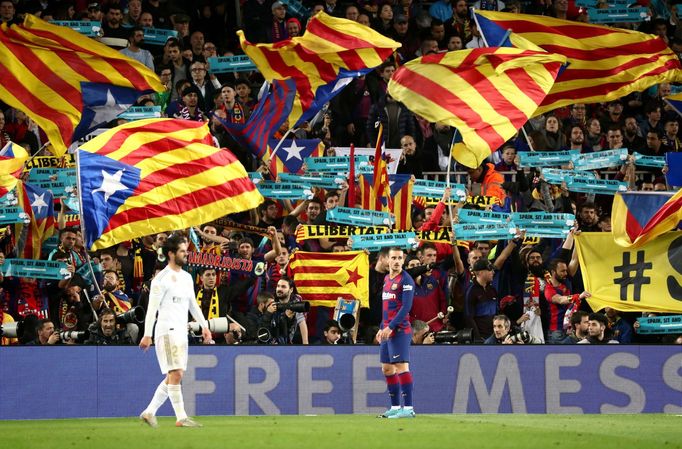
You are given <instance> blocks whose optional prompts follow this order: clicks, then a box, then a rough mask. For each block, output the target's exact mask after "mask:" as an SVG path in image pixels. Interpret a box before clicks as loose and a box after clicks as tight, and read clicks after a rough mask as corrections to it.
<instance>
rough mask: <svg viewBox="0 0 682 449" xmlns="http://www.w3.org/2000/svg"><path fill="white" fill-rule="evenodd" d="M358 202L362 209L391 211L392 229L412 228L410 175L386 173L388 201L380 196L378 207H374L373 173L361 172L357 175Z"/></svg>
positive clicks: (411, 181) (412, 183)
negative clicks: (393, 221)
mask: <svg viewBox="0 0 682 449" xmlns="http://www.w3.org/2000/svg"><path fill="white" fill-rule="evenodd" d="M359 181H360V182H359V184H360V204H361V207H362V208H363V209H367V210H379V211H384V212H391V213H392V214H393V215H394V216H395V223H394V225H393V229H396V230H410V229H412V203H413V196H412V188H413V185H414V181H413V180H412V175H405V174H398V175H388V184H389V185H390V187H387V188H389V189H390V196H389V198H390V200H391V201H390V202H389V201H387V198H386V197H384V198H380V199H379V201H380V208H379V209H374V205H375V200H376V197H377V196H376V195H375V193H374V192H375V187H374V185H375V184H374V175H371V174H362V175H360V176H359Z"/></svg>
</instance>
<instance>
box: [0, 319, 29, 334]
mask: <svg viewBox="0 0 682 449" xmlns="http://www.w3.org/2000/svg"><path fill="white" fill-rule="evenodd" d="M23 336H24V322H23V321H15V322H13V323H4V324H0V338H1V337H5V338H22V337H23Z"/></svg>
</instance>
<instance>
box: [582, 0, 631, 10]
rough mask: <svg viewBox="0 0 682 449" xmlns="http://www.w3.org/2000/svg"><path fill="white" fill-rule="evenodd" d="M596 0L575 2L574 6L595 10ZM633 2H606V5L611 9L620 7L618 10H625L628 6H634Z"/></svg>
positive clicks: (628, 0)
mask: <svg viewBox="0 0 682 449" xmlns="http://www.w3.org/2000/svg"><path fill="white" fill-rule="evenodd" d="M597 3H598V2H597V0H576V1H575V5H576V6H585V7H587V8H596V7H597ZM634 4H635V0H608V1H607V5H609V7H611V8H615V7H620V8H625V7H628V6H630V5H634Z"/></svg>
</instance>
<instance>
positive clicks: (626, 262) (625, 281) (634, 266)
mask: <svg viewBox="0 0 682 449" xmlns="http://www.w3.org/2000/svg"><path fill="white" fill-rule="evenodd" d="M652 266H653V265H652V264H651V262H644V251H637V261H636V262H635V263H630V253H623V265H621V266H619V267H613V271H615V272H616V273H621V277H619V278H616V279H614V280H613V283H614V284H618V285H620V300H621V301H627V300H628V286H629V285H632V286H633V300H634V301H640V300H641V296H642V285H645V284H651V278H650V277H648V276H644V272H645V271H646V270H650V269H651V267H652ZM633 272H634V273H635V275H634V276H632V275H631V274H632V273H633Z"/></svg>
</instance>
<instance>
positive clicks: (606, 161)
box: [573, 148, 628, 170]
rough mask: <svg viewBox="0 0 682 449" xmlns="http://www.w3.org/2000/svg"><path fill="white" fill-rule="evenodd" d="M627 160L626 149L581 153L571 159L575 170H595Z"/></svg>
mask: <svg viewBox="0 0 682 449" xmlns="http://www.w3.org/2000/svg"><path fill="white" fill-rule="evenodd" d="M627 158H628V150H627V148H619V149H617V150H604V151H595V152H594V153H583V154H578V155H576V156H574V157H573V167H574V168H575V169H576V170H597V169H600V168H609V167H614V166H617V165H620V164H622V163H623V162H625V161H626V160H627Z"/></svg>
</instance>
